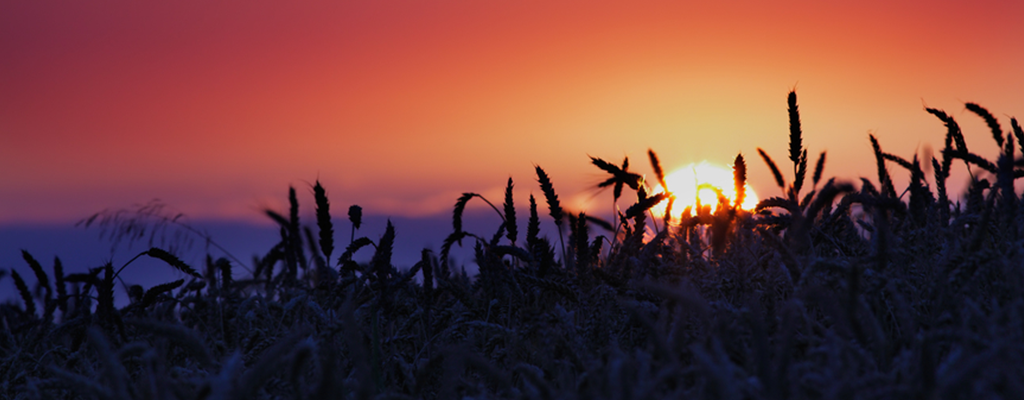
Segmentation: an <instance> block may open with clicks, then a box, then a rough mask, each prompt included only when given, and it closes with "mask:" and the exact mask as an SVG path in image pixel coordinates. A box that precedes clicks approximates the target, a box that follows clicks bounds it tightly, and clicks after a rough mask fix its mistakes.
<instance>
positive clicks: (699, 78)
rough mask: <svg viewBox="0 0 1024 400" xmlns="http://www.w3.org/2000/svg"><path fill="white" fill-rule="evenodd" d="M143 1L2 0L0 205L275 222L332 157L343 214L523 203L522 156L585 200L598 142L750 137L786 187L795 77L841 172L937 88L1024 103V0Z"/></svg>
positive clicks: (643, 144)
mask: <svg viewBox="0 0 1024 400" xmlns="http://www.w3.org/2000/svg"><path fill="white" fill-rule="evenodd" d="M154 3H155V2H132V1H90V2H63V3H60V5H59V6H58V5H54V4H53V3H49V2H34V1H33V2H30V1H19V2H7V3H6V4H4V5H3V12H0V223H13V222H28V223H33V222H67V221H74V220H77V219H79V218H81V217H84V216H86V215H88V214H90V213H92V212H95V211H98V210H100V209H103V208H107V207H121V206H127V205H130V204H132V203H139V202H145V201H147V200H149V199H152V198H161V199H163V200H164V201H165V202H166V203H168V204H170V205H172V206H174V207H176V208H177V209H179V210H181V211H183V212H185V213H187V214H189V215H190V216H192V217H198V218H244V219H257V220H263V219H264V217H263V216H262V215H260V213H259V212H258V210H259V209H260V207H263V206H275V207H277V206H280V205H281V204H283V202H284V201H285V199H286V193H287V187H288V185H289V184H291V185H295V186H296V187H297V188H300V189H302V190H300V193H304V195H307V196H308V197H309V198H311V197H312V196H311V195H309V194H308V193H306V192H309V190H308V186H307V182H312V181H314V180H316V179H317V178H318V177H319V179H320V180H321V181H322V182H323V184H324V186H326V187H327V189H328V191H329V194H330V196H331V200H332V201H333V202H334V203H335V204H338V206H336V207H338V208H339V211H338V212H339V213H340V212H341V211H340V208H341V207H345V206H347V205H348V204H360V205H362V206H363V208H364V210H365V211H366V212H368V213H376V214H391V215H426V214H431V213H436V212H446V213H447V212H450V208H451V206H452V205H453V204H454V203H455V200H456V198H457V197H458V194H459V193H461V192H464V191H475V192H483V193H486V194H490V195H491V196H492V200H494V201H500V195H499V194H498V193H499V192H500V189H501V187H502V186H503V185H504V183H505V180H506V179H507V178H508V177H509V176H512V177H513V179H515V180H516V181H517V195H518V196H519V199H518V200H519V201H520V203H519V204H525V202H526V196H527V195H528V194H529V193H531V192H533V193H538V194H539V189H537V187H536V184H535V175H534V174H533V165H534V164H538V165H540V166H542V167H544V168H545V169H546V170H547V171H548V172H549V174H550V175H551V176H552V179H553V180H554V183H555V188H556V190H558V191H559V192H560V193H561V196H562V197H563V199H567V200H566V201H568V202H570V205H574V204H578V203H577V202H578V201H580V199H586V198H589V197H591V196H592V195H593V191H591V190H590V189H589V187H590V186H591V185H593V184H595V183H597V182H599V181H600V180H601V179H602V177H601V175H600V173H599V171H598V170H597V169H596V168H595V167H593V166H592V165H590V164H589V159H588V158H587V156H588V155H593V156H597V157H602V158H605V159H608V160H612V161H616V162H618V161H621V158H622V157H623V156H624V155H628V156H630V157H631V161H632V165H633V166H634V169H637V170H639V171H641V172H645V173H649V171H650V169H649V167H648V166H647V163H646V158H645V152H646V150H647V148H648V147H651V148H654V149H655V150H656V151H657V152H658V153H659V154H660V156H661V158H662V162H663V164H664V165H665V166H666V168H667V169H671V168H673V167H679V166H682V165H685V164H688V163H691V162H698V161H701V160H704V159H707V160H709V161H711V162H713V163H717V164H721V165H727V164H728V163H730V162H731V161H732V159H733V158H734V157H735V155H736V154H737V153H740V152H742V153H743V154H744V155H746V156H747V159H748V160H749V162H750V172H749V174H750V176H751V180H752V183H753V185H754V187H755V188H756V189H757V191H758V192H759V193H760V194H761V195H762V196H771V195H777V194H779V193H778V189H777V188H775V187H774V183H773V181H772V179H771V178H770V175H769V172H768V170H767V168H765V167H764V165H763V163H761V162H760V160H759V159H758V158H757V153H756V148H757V147H759V146H760V147H763V148H764V149H765V150H767V151H768V152H769V154H771V155H773V156H774V157H775V159H776V160H777V161H779V162H780V163H781V162H783V161H786V162H788V160H787V159H786V154H787V153H786V146H787V140H788V138H787V134H788V130H787V129H788V127H787V119H786V118H787V117H786V106H785V96H786V93H787V92H788V91H789V90H790V89H792V88H794V87H795V88H796V89H797V93H798V96H799V101H800V110H801V112H802V117H803V127H804V132H805V136H804V143H805V145H806V146H807V147H808V148H809V149H810V153H811V154H815V156H812V157H811V160H812V162H813V160H815V159H816V153H817V152H819V151H821V150H827V151H828V152H829V162H828V164H827V166H826V175H827V176H833V175H835V176H839V177H844V178H849V179H853V178H857V177H859V176H867V177H872V178H873V177H874V176H875V172H874V170H873V168H874V161H873V158H872V154H871V148H870V144H869V142H868V140H867V135H868V132H874V133H875V134H876V136H877V137H878V138H879V140H880V141H881V143H882V146H883V148H884V149H885V150H886V151H889V152H892V153H896V154H900V155H903V156H905V157H908V158H909V157H912V155H913V154H914V153H915V151H917V152H923V151H924V149H925V147H926V146H928V145H931V146H933V147H936V148H937V147H941V144H942V138H943V133H944V127H943V126H942V124H941V122H939V121H938V120H937V119H935V118H934V117H933V116H931V115H929V114H927V113H925V112H924V111H923V105H924V104H927V105H928V106H930V107H936V108H940V109H945V110H946V111H947V112H950V113H951V114H952V115H953V116H954V117H955V118H957V120H958V121H959V122H960V123H961V126H962V127H963V128H964V130H965V133H966V134H967V142H968V145H969V146H970V147H971V148H972V150H974V151H976V152H978V153H981V154H983V155H986V156H991V155H993V154H995V153H996V148H995V146H994V144H993V141H992V139H991V135H990V134H989V133H988V130H987V128H986V127H985V125H984V124H983V122H982V121H981V120H980V119H979V118H977V117H976V116H974V115H973V114H970V113H965V112H964V108H963V103H964V102H966V101H973V102H978V103H980V104H981V105H983V106H985V107H987V108H989V109H990V110H991V111H992V112H993V113H994V114H995V115H996V116H997V117H1000V118H1001V119H1002V122H1003V125H1004V127H1009V116H1019V117H1021V118H1024V96H1022V94H1024V76H1022V74H1021V72H1020V71H1021V70H1024V68H1022V66H1024V30H1022V27H1024V25H1022V21H1021V20H1022V16H1024V2H1019V1H1018V2H1013V1H975V2H972V4H971V5H967V4H966V3H968V2H962V1H956V2H954V1H935V0H931V1H913V2H908V1H902V2H901V1H896V2H894V1H858V2H836V1H789V2H783V1H772V2H764V1H720V2H710V3H714V4H696V3H697V2H684V1H630V2H625V1H623V2H608V1H575V2H566V1H551V0H545V1H532V0H524V1H477V0H467V1H420V0H410V1H405V0H385V1H376V0H375V1H369V0H353V1H323V2H312V1H310V2H301V3H302V4H301V5H298V4H290V3H289V2H273V1H233V2H228V1H224V2H216V3H217V4H213V2H205V1H197V0H188V1H177V2H161V4H154ZM163 3H166V4H163ZM701 3H705V2H701ZM784 170H787V169H786V168H784ZM890 170H891V171H892V172H893V173H894V174H896V175H897V176H898V177H899V178H901V179H902V180H900V181H901V182H903V181H906V179H905V177H904V175H906V174H905V173H904V172H903V171H901V170H899V169H898V167H896V166H891V167H890ZM961 176H962V175H961ZM954 177H957V175H954ZM873 180H875V179H874V178H873ZM605 197H608V198H610V194H604V195H602V197H599V198H598V199H599V200H598V201H600V202H601V204H605V203H604V201H603V200H601V199H604V198H605ZM302 201H303V203H304V204H307V205H309V204H312V202H311V201H309V200H307V199H303V200H302ZM576 207H583V206H579V205H577V206H576ZM605 209H606V207H603V206H602V207H600V210H605ZM339 215H340V214H339Z"/></svg>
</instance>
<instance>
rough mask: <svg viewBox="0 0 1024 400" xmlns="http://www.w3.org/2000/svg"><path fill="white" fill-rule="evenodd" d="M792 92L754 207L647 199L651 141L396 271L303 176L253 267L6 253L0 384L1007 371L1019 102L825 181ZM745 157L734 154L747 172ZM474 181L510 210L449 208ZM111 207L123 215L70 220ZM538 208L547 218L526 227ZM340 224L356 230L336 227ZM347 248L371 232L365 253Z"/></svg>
mask: <svg viewBox="0 0 1024 400" xmlns="http://www.w3.org/2000/svg"><path fill="white" fill-rule="evenodd" d="M788 103H789V116H790V137H789V143H790V148H789V154H788V156H789V159H790V161H791V162H792V165H793V173H792V176H793V179H792V180H791V181H789V183H787V180H786V179H784V176H783V174H782V173H781V171H780V170H779V168H778V166H777V165H776V163H775V162H773V161H772V160H771V158H770V157H769V156H768V154H766V153H765V152H763V151H760V156H761V158H762V159H763V160H764V161H765V162H766V164H767V166H768V167H769V168H770V169H771V170H772V172H773V175H774V177H775V179H776V181H777V183H778V185H779V187H780V189H781V192H782V193H784V194H783V195H782V196H779V197H773V198H768V199H765V200H763V201H762V202H761V203H760V205H759V206H758V208H757V210H756V211H755V212H749V211H745V210H740V209H738V208H736V207H734V205H735V204H740V203H741V202H742V199H739V200H738V201H734V202H731V201H730V200H728V199H726V198H724V197H722V196H720V203H719V204H718V206H717V209H716V211H714V212H711V208H710V207H708V206H698V207H696V208H697V209H693V210H688V211H687V212H686V213H685V214H686V215H688V216H687V217H684V218H682V220H672V221H668V220H661V218H655V216H654V215H653V214H652V213H650V212H649V209H650V208H651V207H652V206H654V205H655V204H657V203H659V202H666V203H671V202H672V201H673V199H672V198H671V196H667V195H665V194H660V193H659V194H652V193H654V192H655V190H654V189H655V188H656V187H658V186H659V185H664V184H663V183H662V182H661V181H663V173H662V172H661V168H660V166H659V163H658V160H657V156H656V155H655V154H654V153H653V152H651V153H650V154H649V156H650V160H651V164H652V169H653V170H654V173H653V174H652V176H654V177H656V178H657V180H658V181H652V182H644V181H643V178H641V176H640V175H638V174H635V173H633V172H630V171H629V170H628V168H627V167H628V163H624V165H623V166H622V167H619V166H616V165H614V164H611V163H608V162H605V161H604V160H601V159H597V158H594V159H593V160H592V161H593V163H594V164H595V165H596V166H597V167H599V168H601V169H602V170H604V171H606V172H608V173H609V174H610V177H609V178H608V180H607V181H605V182H603V183H602V184H601V186H602V187H613V189H614V191H613V196H614V197H615V198H616V199H618V198H619V197H620V196H629V197H630V198H631V197H632V196H633V194H634V193H635V194H636V198H637V200H636V202H635V204H634V205H633V206H631V207H629V208H627V209H625V210H619V217H618V218H617V219H616V220H615V221H611V222H607V221H603V220H601V219H598V218H594V217H591V216H587V215H584V214H581V213H570V212H568V211H566V210H564V209H562V208H561V207H560V205H559V201H558V197H557V194H556V192H555V185H554V184H553V183H552V179H551V178H550V177H549V176H548V175H547V174H546V173H545V172H544V170H542V169H541V168H540V167H537V168H536V172H537V178H538V181H539V186H540V192H541V193H543V198H537V199H534V198H533V197H531V198H530V199H529V206H530V207H529V215H528V216H520V217H517V215H516V207H515V206H514V204H513V201H514V200H513V198H512V195H511V193H512V190H511V188H512V184H513V182H512V181H511V179H510V180H509V182H508V190H507V192H506V193H507V194H506V197H505V199H504V203H503V204H497V205H495V203H491V202H489V201H487V199H484V198H483V197H481V196H479V195H477V194H473V193H466V194H465V195H463V196H462V197H461V198H459V199H458V200H457V202H456V205H455V210H454V215H453V218H452V222H453V233H452V234H451V235H450V236H449V237H448V238H447V239H446V240H445V243H444V246H443V248H442V249H441V250H440V251H439V252H437V253H436V254H435V253H433V252H431V251H428V250H424V251H423V257H422V260H421V261H420V262H418V263H416V264H415V265H414V266H413V267H412V268H411V269H409V270H399V269H397V268H396V267H395V266H394V265H393V264H392V262H391V252H392V248H393V244H394V233H395V230H394V228H393V227H392V226H390V223H389V224H388V227H387V230H386V233H385V234H384V235H383V236H382V237H380V238H378V239H377V240H371V239H369V238H358V237H357V236H358V235H355V233H356V232H357V231H356V229H355V228H358V226H359V224H360V222H361V221H360V220H361V217H360V212H361V211H360V209H359V208H358V207H352V208H350V209H349V222H350V223H351V224H352V226H349V225H348V224H346V225H345V226H343V227H342V226H339V227H335V226H332V222H331V221H332V220H331V217H330V215H331V214H330V213H331V211H337V210H336V209H335V210H329V207H330V204H329V201H328V198H327V195H326V193H325V191H324V189H323V188H322V187H321V186H320V184H319V183H317V184H316V186H315V187H314V188H313V189H314V194H315V198H316V223H315V224H309V226H306V225H303V224H300V222H299V218H298V215H299V213H298V207H299V205H298V202H297V200H296V196H295V190H294V189H292V190H291V192H290V200H291V209H290V210H289V215H282V214H278V213H275V212H272V211H268V212H267V214H268V215H269V216H270V217H271V218H273V219H274V220H276V221H277V222H278V223H279V224H280V231H281V242H280V243H279V244H278V245H276V246H275V247H274V248H272V249H270V250H269V251H268V252H267V253H266V254H265V255H262V256H260V257H256V259H255V260H254V262H253V264H252V271H251V272H248V271H246V272H243V270H242V268H241V267H242V266H243V265H241V263H240V262H239V261H238V260H233V259H227V258H219V259H213V258H212V257H208V261H207V262H206V265H202V266H190V265H186V264H185V263H183V262H182V261H180V260H179V259H178V258H177V257H175V256H174V255H173V254H171V253H169V252H167V251H165V250H162V249H160V248H153V249H151V250H148V251H146V252H144V253H142V254H140V255H139V256H140V257H154V258H157V259H160V260H163V261H164V262H166V264H168V265H169V267H173V268H175V269H177V270H179V271H181V272H183V273H184V274H186V275H188V276H187V277H186V279H182V280H178V281H175V282H168V283H166V284H162V285H158V286H155V287H151V288H142V287H139V286H131V287H129V290H128V294H129V297H130V302H129V303H127V305H126V306H124V307H121V308H117V307H115V302H114V290H115V287H117V285H120V284H121V283H120V281H119V278H118V273H119V272H120V271H121V269H123V268H126V267H127V268H131V267H132V266H131V265H130V264H131V262H129V263H128V264H126V265H125V266H114V265H110V264H107V265H104V266H101V267H98V268H95V269H92V270H91V271H90V272H89V273H80V274H67V275H65V274H63V272H62V266H61V263H60V260H56V261H55V262H54V265H53V268H52V269H50V268H44V267H43V266H42V265H40V263H39V262H37V261H35V259H34V258H33V257H32V256H31V255H30V254H28V253H25V254H24V255H25V260H26V261H27V263H28V265H29V266H30V267H31V269H32V271H34V273H35V277H34V279H26V277H22V276H19V275H18V274H17V273H16V272H15V271H13V270H10V271H4V275H3V277H2V278H3V279H13V281H14V283H15V284H16V285H17V287H18V290H19V292H20V296H21V299H20V301H16V302H8V303H7V304H3V305H2V306H0V321H2V324H3V327H2V328H3V329H2V331H0V397H4V398H12V399H50V398H54V399H78V398H82V399H129V398H130V399H258V398H283V399H336V398H354V399H371V398H426V399H435V398H438V399H450V398H529V399H573V398H579V399H646V398H709V399H789V398H793V399H805V398H812V399H814V398H843V399H882V398H884V399H890V398H907V399H911V398H915V399H927V398H957V399H980V398H985V399H991V398H1021V396H1024V296H1022V294H1024V274H1022V272H1024V271H1022V269H1024V257H1022V241H1021V238H1022V234H1024V232H1022V231H1024V223H1022V216H1021V214H1022V211H1021V210H1019V208H1020V203H1021V198H1020V197H1019V196H1017V194H1016V192H1015V191H1014V182H1015V180H1016V179H1017V178H1019V177H1021V176H1024V168H1022V166H1024V159H1022V158H1020V157H1017V156H1016V155H1015V152H1016V151H1021V152H1022V153H1024V132H1022V131H1021V127H1020V125H1019V124H1018V123H1017V122H1016V120H1012V121H1011V125H1012V128H1011V129H1010V130H1008V131H1006V132H1004V130H1003V129H1002V128H1001V127H1000V125H999V122H998V121H997V119H996V118H994V117H993V116H992V115H991V114H990V113H989V112H988V111H986V110H985V109H983V108H981V107H979V106H977V105H974V104H967V109H968V110H970V111H971V112H973V113H974V114H977V115H978V116H980V117H982V118H984V120H985V121H986V123H987V124H988V126H989V127H990V129H991V131H992V134H993V138H994V140H995V142H996V144H997V145H998V146H999V149H1000V156H999V157H998V159H996V160H986V159H984V158H982V157H980V156H978V155H977V154H976V153H972V152H971V151H970V150H968V148H967V144H966V143H965V141H964V139H963V135H962V134H961V132H960V129H959V127H958V125H957V123H956V122H955V121H954V120H953V118H951V117H950V116H948V115H947V114H945V113H944V112H942V111H939V110H934V109H928V110H927V111H928V112H930V113H932V114H934V115H935V116H936V117H938V119H939V120H940V121H941V122H942V123H944V124H945V130H946V135H945V145H944V148H943V150H942V152H941V153H940V154H939V157H937V158H936V159H929V160H918V159H917V157H914V158H913V159H905V158H902V157H900V156H897V155H894V154H892V153H887V152H884V151H883V150H882V148H881V146H880V145H879V142H878V141H877V140H876V138H874V137H871V138H870V140H871V143H872V145H873V148H874V160H875V161H876V162H877V165H878V176H877V181H876V180H874V179H871V180H869V179H861V180H860V181H858V182H841V181H839V180H834V179H833V180H823V179H822V171H823V169H824V165H825V163H824V160H825V154H824V153H822V154H821V155H820V156H819V157H818V159H817V161H816V162H815V163H814V164H813V168H808V156H807V150H806V149H804V148H803V145H802V133H801V130H800V122H799V113H798V111H797V104H796V95H795V94H793V93H791V94H790V95H789V99H788ZM937 131H941V130H939V129H937ZM887 167H893V168H894V171H897V172H898V173H901V174H903V173H906V174H909V175H910V178H911V179H910V184H909V186H908V187H906V188H896V187H894V185H893V183H892V182H893V181H892V179H891V178H890V175H889V172H888V171H887ZM746 168H747V166H746V162H745V161H744V159H743V158H742V157H741V156H738V157H737V158H736V161H735V166H734V170H735V178H736V185H737V187H738V188H742V187H743V184H744V183H745V180H746ZM952 168H967V169H969V170H970V171H971V176H972V183H971V184H970V187H969V190H968V192H967V193H966V194H964V196H963V200H962V201H952V200H951V196H949V195H947V193H946V186H945V184H946V179H947V178H948V176H949V172H950V170H951V169H952ZM787 170H788V168H787ZM925 171H928V174H927V175H928V176H926V173H925ZM787 172H788V171H787ZM787 175H788V174H787ZM929 181H930V183H929ZM710 190H714V189H713V188H712V189H710ZM624 191H625V193H623V192H624ZM740 192H742V190H740ZM740 196H742V194H741V195H740ZM538 197H539V196H538ZM470 201H483V202H487V203H488V204H490V205H491V207H493V208H494V210H495V211H496V212H497V213H498V214H499V215H501V217H502V220H503V221H504V223H502V224H501V225H500V226H496V227H494V231H492V232H482V233H481V232H473V233H471V232H464V231H463V229H462V211H463V210H464V208H465V206H466V205H467V203H468V202H470ZM519 201H522V200H519ZM538 203H540V205H539V206H538ZM520 212H521V210H520ZM524 217H525V218H524ZM111 218H112V219H111ZM656 219H657V220H656ZM104 221H106V222H108V223H111V221H116V218H114V217H111V215H97V216H96V217H94V218H92V219H89V220H87V221H85V222H86V223H87V224H93V223H96V224H102V223H104ZM522 221H528V222H527V223H526V224H525V226H524V225H520V223H521V222H522ZM552 221H553V222H552ZM541 224H554V225H553V226H554V227H556V228H557V232H558V236H557V237H550V238H545V237H541V235H540V233H539V232H540V231H541V228H540V226H541ZM126 226H130V225H121V227H122V228H124V227H126ZM115 227H116V226H115ZM335 228H338V229H339V230H340V231H341V232H339V235H338V236H349V235H348V233H349V232H346V231H348V230H350V229H351V231H352V233H353V237H352V239H350V240H347V241H346V242H348V243H342V244H338V243H335V241H334V237H335V235H334V229H335ZM346 239H348V238H347V237H346ZM452 246H473V247H475V254H476V259H475V262H476V264H478V265H479V274H478V275H477V276H476V277H475V278H472V279H471V278H469V277H467V276H466V274H465V273H464V272H463V270H462V268H461V267H458V268H457V267H456V266H455V265H454V263H452V262H450V261H449V260H448V252H449V250H450V249H451V247H452ZM342 247H344V248H342ZM357 253H359V254H361V253H367V255H368V254H369V253H372V254H373V256H372V259H371V261H369V262H366V263H359V262H355V261H353V257H354V255H356V254H357ZM133 261H134V260H133ZM51 272H52V274H51ZM51 277H52V279H51ZM29 281H34V282H33V284H32V285H30V284H29V283H28V282H29ZM119 293H120V291H119Z"/></svg>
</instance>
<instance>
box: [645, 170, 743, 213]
mask: <svg viewBox="0 0 1024 400" xmlns="http://www.w3.org/2000/svg"><path fill="white" fill-rule="evenodd" d="M665 185H667V186H668V189H669V191H671V192H672V194H674V195H675V196H676V201H675V203H674V204H673V205H672V218H673V219H677V218H679V217H680V216H681V215H682V213H683V211H684V210H686V208H687V207H692V209H693V210H696V208H697V207H696V205H697V201H698V199H699V200H700V204H701V205H702V206H708V205H710V206H711V211H712V212H714V211H715V210H716V209H717V208H718V193H717V192H716V190H715V189H718V190H721V191H722V194H723V195H724V196H725V197H726V198H728V199H729V201H730V202H733V203H734V202H735V201H736V185H735V183H734V181H733V172H732V168H724V167H719V166H716V165H713V164H710V163H708V162H707V161H702V162H701V163H700V164H690V165H687V166H685V167H682V168H679V169H677V170H675V171H673V172H671V173H669V174H668V175H666V176H665ZM745 188H746V189H745V192H746V195H745V197H744V199H743V204H741V205H740V208H742V209H744V210H752V209H754V207H756V206H757V202H758V201H759V199H758V197H757V193H755V192H754V189H751V188H750V184H749V183H747V184H746V185H745ZM661 191H662V189H661V188H660V187H659V188H658V189H657V190H655V193H660V192H661ZM666 205H667V204H666V202H662V203H661V204H658V206H656V207H654V208H652V209H651V211H652V212H653V213H654V214H655V215H657V216H662V215H665V207H666Z"/></svg>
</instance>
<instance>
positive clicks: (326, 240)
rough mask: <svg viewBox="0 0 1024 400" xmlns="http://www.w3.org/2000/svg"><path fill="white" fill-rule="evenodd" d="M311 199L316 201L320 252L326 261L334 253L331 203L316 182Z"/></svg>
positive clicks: (324, 191) (322, 188) (318, 182)
mask: <svg viewBox="0 0 1024 400" xmlns="http://www.w3.org/2000/svg"><path fill="white" fill-rule="evenodd" d="M313 197H314V199H315V200H316V225H317V227H318V228H320V250H322V251H323V253H324V257H326V258H327V260H330V259H331V253H332V252H334V225H333V224H332V223H331V211H330V209H331V203H330V202H329V201H328V200H327V191H326V190H324V187H323V186H321V185H320V181H319V180H317V181H316V185H315V186H313Z"/></svg>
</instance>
